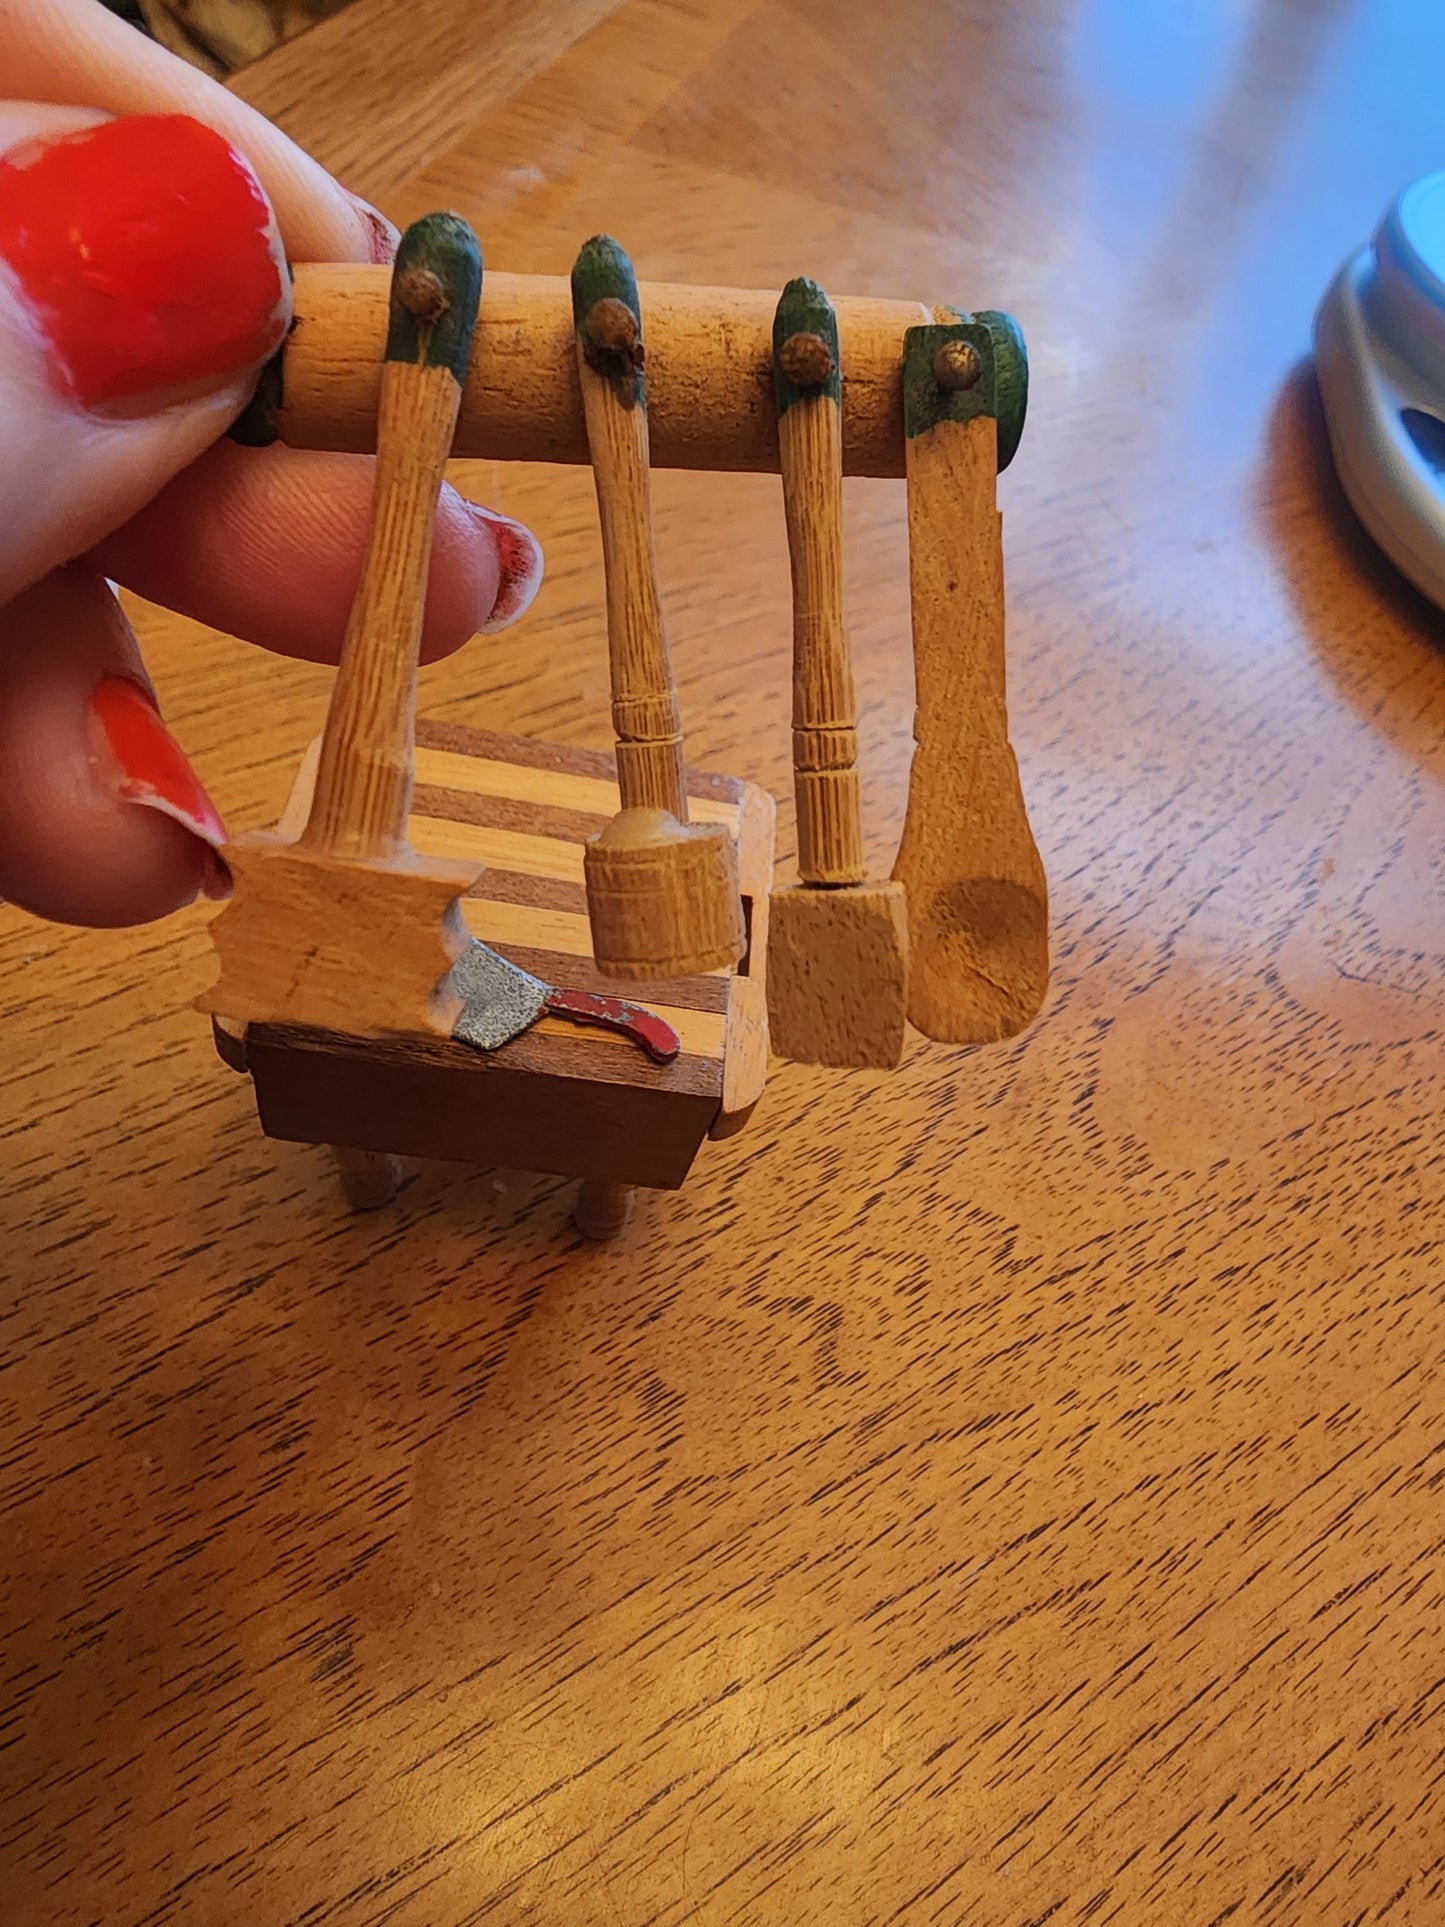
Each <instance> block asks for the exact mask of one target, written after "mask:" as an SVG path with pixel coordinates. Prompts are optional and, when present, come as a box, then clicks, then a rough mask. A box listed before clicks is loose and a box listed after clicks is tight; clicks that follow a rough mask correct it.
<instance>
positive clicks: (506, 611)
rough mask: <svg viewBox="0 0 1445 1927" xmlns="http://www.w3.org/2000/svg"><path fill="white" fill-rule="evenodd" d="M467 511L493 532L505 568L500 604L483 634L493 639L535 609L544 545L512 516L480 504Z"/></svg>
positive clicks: (470, 504) (499, 590)
mask: <svg viewBox="0 0 1445 1927" xmlns="http://www.w3.org/2000/svg"><path fill="white" fill-rule="evenodd" d="M467 507H468V508H469V509H470V510H471V512H472V514H473V515H474V516H475V517H476V518H477V520H478V521H479V522H485V523H486V525H487V527H488V528H489V529H490V530H491V532H492V536H493V539H494V540H495V542H496V544H497V559H498V561H499V562H500V564H501V573H500V575H499V577H498V580H497V600H496V602H495V603H494V604H493V606H492V613H491V614H490V615H489V616H488V617H487V619H486V621H485V622H484V623H483V624H482V626H481V629H480V631H479V633H480V634H481V635H484V636H491V635H495V634H496V632H497V631H498V630H499V629H505V628H507V627H508V625H509V624H511V623H513V622H515V621H516V620H517V618H518V617H519V616H524V615H525V614H526V613H527V611H528V609H530V608H531V606H532V603H533V601H534V600H535V598H536V594H537V591H538V589H540V588H541V586H542V570H543V559H542V545H541V543H540V542H539V541H538V540H537V538H536V536H535V535H533V533H532V531H531V530H530V529H529V528H528V527H527V525H526V523H525V522H516V521H514V520H513V519H512V517H511V516H510V515H499V514H498V513H497V511H496V510H495V509H488V508H483V507H482V505H481V503H480V502H468V503H467Z"/></svg>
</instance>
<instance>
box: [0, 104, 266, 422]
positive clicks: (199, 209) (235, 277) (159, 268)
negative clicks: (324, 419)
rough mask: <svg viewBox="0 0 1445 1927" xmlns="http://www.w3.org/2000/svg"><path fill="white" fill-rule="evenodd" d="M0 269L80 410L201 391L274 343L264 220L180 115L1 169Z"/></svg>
mask: <svg viewBox="0 0 1445 1927" xmlns="http://www.w3.org/2000/svg"><path fill="white" fill-rule="evenodd" d="M0 257H3V259H4V260H5V261H6V262H7V263H8V264H9V266H10V268H11V271H12V272H13V273H14V275H15V278H16V280H17V281H18V282H19V285H20V289H21V292H22V293H23V295H24V297H25V299H26V301H27V302H28V304H29V306H30V309H31V312H32V313H33V314H34V316H35V319H36V321H37V322H38V324H39V326H40V328H41V330H42V331H43V333H44V335H45V338H46V341H47V342H48V344H49V347H50V351H51V357H50V358H51V367H52V371H53V379H54V380H55V383H56V386H57V387H58V388H60V389H61V391H62V392H63V393H65V394H66V395H68V396H71V397H73V398H74V399H75V400H76V401H78V402H80V403H81V404H82V405H83V406H85V407H96V406H98V405H100V404H102V403H106V402H116V401H121V400H129V399H132V398H135V397H140V396H144V395H150V394H152V393H156V392H163V391H169V390H177V389H181V390H183V389H187V388H190V389H192V390H193V391H195V392H204V391H205V390H206V389H207V388H209V387H219V386H220V384H221V382H222V381H223V380H224V379H225V378H226V377H227V376H228V375H231V374H237V373H239V372H240V371H241V370H242V369H244V368H246V367H248V366H250V365H251V364H252V363H255V362H259V361H262V360H264V359H265V357H266V356H267V355H269V354H270V353H271V352H272V350H273V349H274V348H275V347H276V345H277V343H278V342H279V341H280V340H281V337H282V335H283V334H284V333H285V330H286V291H285V286H284V283H283V279H282V274H281V269H280V266H279V264H278V261H277V259H276V256H275V253H274V252H273V246H272V231H271V213H270V209H269V207H268V206H267V203H266V198H265V196H264V195H263V194H262V192H261V190H260V188H259V186H258V185H257V183H256V180H255V177H254V176H253V175H252V173H251V170H250V169H249V167H247V165H246V163H245V162H244V161H243V160H242V159H241V157H240V155H239V154H238V153H237V152H236V150H235V149H234V148H233V147H232V146H231V145H230V143H229V142H228V141H226V140H223V139H222V137H221V136H220V135H219V134H217V133H216V132H215V131H214V130H213V129H212V128H209V127H206V126H204V125H203V124H202V123H201V122H200V121H198V120H192V119H190V118H189V117H188V116H187V115H184V114H138V115H134V116H131V117H129V118H126V119H123V120H113V121H107V122H105V123H104V124H103V125H101V126H99V127H92V128H89V129H87V130H86V131H85V132H84V133H80V134H72V135H70V136H68V137H67V138H65V139H63V140H58V141H50V142H45V143H39V142H30V143H28V144H26V145H24V146H22V147H18V148H13V149H12V150H11V151H10V153H8V154H6V155H4V156H3V157H0Z"/></svg>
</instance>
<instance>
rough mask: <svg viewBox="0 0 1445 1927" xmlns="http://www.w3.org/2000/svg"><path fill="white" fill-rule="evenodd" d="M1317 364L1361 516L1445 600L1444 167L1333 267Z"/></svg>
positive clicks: (1318, 330)
mask: <svg viewBox="0 0 1445 1927" xmlns="http://www.w3.org/2000/svg"><path fill="white" fill-rule="evenodd" d="M1315 366H1316V369H1317V371H1318V375H1319V384H1320V394H1321V397H1322V399H1323V402H1324V411H1325V422H1326V425H1327V427H1328V429H1329V436H1330V446H1331V449H1332V450H1333V452H1334V458H1335V466H1336V468H1337V469H1338V470H1339V475H1340V481H1341V483H1342V484H1343V486H1344V490H1345V493H1346V495H1348V497H1349V498H1350V502H1351V504H1352V505H1353V507H1354V510H1355V513H1356V514H1357V515H1358V516H1359V518H1360V520H1361V521H1362V522H1363V523H1364V525H1365V527H1366V528H1367V529H1368V530H1369V532H1370V534H1371V535H1372V536H1373V537H1374V538H1375V540H1376V542H1378V543H1379V545H1380V547H1381V548H1382V549H1383V550H1384V551H1385V553H1386V555H1388V556H1389V557H1390V559H1391V561H1393V562H1394V563H1395V564H1396V566H1397V567H1399V568H1400V569H1402V570H1403V571H1404V573H1405V574H1406V575H1407V576H1408V577H1409V578H1410V580H1411V581H1412V582H1413V583H1414V584H1415V586H1416V588H1418V589H1420V590H1422V591H1423V593H1424V594H1425V595H1427V596H1429V597H1430V599H1431V601H1432V602H1436V603H1438V604H1440V606H1441V607H1442V608H1445V173H1441V174H1427V175H1426V176H1425V177H1424V179H1423V180H1418V181H1414V182H1412V183H1411V185H1410V186H1409V187H1407V188H1406V189H1405V191H1404V192H1403V193H1402V194H1401V195H1400V196H1399V197H1398V198H1397V199H1396V201H1395V202H1394V204H1393V206H1391V208H1390V209H1389V211H1388V212H1387V214H1386V215H1385V218H1384V220H1383V221H1382V222H1381V223H1380V226H1379V229H1378V230H1377V232H1376V234H1375V238H1374V240H1373V241H1372V242H1371V243H1370V245H1369V246H1368V247H1365V248H1362V249H1361V250H1360V252H1359V253H1358V254H1356V255H1355V256H1353V258H1352V259H1350V260H1349V261H1347V262H1346V263H1345V265H1344V266H1343V267H1342V268H1341V269H1340V272H1339V273H1338V274H1337V275H1336V276H1335V279H1334V281H1333V283H1332V284H1331V287H1330V290H1329V292H1328V293H1327V294H1326V296H1325V298H1324V300H1323V301H1322V302H1321V303H1320V308H1319V312H1318V313H1317V314H1316V316H1315Z"/></svg>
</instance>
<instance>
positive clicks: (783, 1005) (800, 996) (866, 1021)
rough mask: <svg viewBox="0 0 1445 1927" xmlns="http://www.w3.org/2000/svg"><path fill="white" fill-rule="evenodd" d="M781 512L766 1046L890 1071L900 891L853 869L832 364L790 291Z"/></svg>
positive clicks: (855, 852) (832, 330) (784, 340)
mask: <svg viewBox="0 0 1445 1927" xmlns="http://www.w3.org/2000/svg"><path fill="white" fill-rule="evenodd" d="M773 368H774V384H775V390H776V394H777V403H778V445H779V450H780V454H781V459H782V472H783V508H784V512H785V514H786V517H787V524H788V554H789V557H790V559H791V563H792V576H793V795H794V799H795V801H796V804H797V812H798V871H799V874H800V876H801V877H802V879H803V881H802V884H801V886H799V887H794V888H791V889H784V890H775V891H774V892H773V893H772V905H771V908H772V923H771V929H770V934H769V940H768V941H769V953H770V954H769V965H768V1019H769V1026H770V1029H771V1032H772V1043H773V1048H774V1049H775V1050H777V1051H778V1052H779V1053H780V1054H781V1055H782V1056H784V1057H793V1058H797V1059H799V1060H801V1061H802V1062H805V1063H809V1064H834V1065H857V1066H860V1067H871V1068H875V1069H891V1068H892V1067H893V1066H894V1065H896V1064H897V1063H898V1061H899V1058H900V1057H901V1056H902V1053H903V1039H904V1034H905V1024H904V1019H905V998H906V987H907V970H908V930H907V923H906V918H905V911H904V901H903V896H904V892H903V886H902V884H900V883H897V882H889V883H870V882H868V881H866V880H865V878H866V872H865V869H864V863H863V821H862V803H861V795H860V788H859V777H858V716H857V699H856V697H855V695H854V691H853V671H852V665H851V663H850V661H849V650H848V634H847V630H846V628H845V627H844V621H843V433H842V411H841V406H840V401H841V394H842V369H841V357H840V354H839V347H838V323H837V319H836V316H835V314H834V311H833V307H832V304H831V303H830V302H829V300H828V297H827V295H825V294H824V292H823V290H822V289H821V288H820V287H819V286H818V284H817V283H816V282H815V281H809V280H806V279H799V280H796V281H790V282H789V283H788V285H787V287H786V288H785V289H784V290H783V295H782V299H781V300H780V301H779V303H778V308H777V315H776V319H775V321H774V324H773Z"/></svg>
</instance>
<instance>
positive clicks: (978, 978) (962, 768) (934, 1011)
mask: <svg viewBox="0 0 1445 1927" xmlns="http://www.w3.org/2000/svg"><path fill="white" fill-rule="evenodd" d="M1027 378H1028V364H1027V361H1026V359H1025V351H1024V345H1023V341H1022V338H1021V337H1020V335H1019V332H1018V330H1017V328H1016V327H1015V326H1014V324H1013V322H1012V321H1010V320H1009V318H1008V316H1007V315H1000V314H979V315H976V316H973V317H972V318H967V317H960V318H958V319H956V320H954V321H951V322H948V323H946V324H940V325H937V326H934V327H928V328H910V329H909V331H908V333H907V335H906V337H905V341H904V360H903V428H904V436H905V444H904V447H905V462H906V466H907V474H908V549H909V571H910V588H911V597H912V605H913V658H914V670H915V675H916V680H917V713H916V718H915V722H914V737H915V741H916V748H915V750H914V756H913V768H912V772H911V775H910V777H909V785H908V813H907V816H906V818H905V820H904V825H903V840H902V843H901V845H900V847H899V851H898V857H897V861H896V862H895V864H894V867H893V874H894V876H895V877H897V878H899V879H900V881H901V882H902V883H903V884H904V886H905V888H906V890H907V893H908V931H909V942H910V950H911V965H910V978H909V991H908V1015H909V1017H910V1019H911V1020H912V1022H913V1023H915V1024H916V1025H917V1026H918V1028H919V1029H920V1030H921V1031H923V1032H924V1033H925V1034H926V1035H927V1036H929V1037H932V1038H936V1039H937V1040H938V1041H940V1042H942V1043H950V1044H981V1043H987V1042H989V1041H990V1040H992V1039H995V1038H1000V1037H1011V1036H1012V1035H1013V1034H1014V1033H1015V1032H1016V1031H1019V1030H1022V1029H1023V1027H1024V1025H1025V1024H1027V1023H1028V1022H1029V1020H1030V1019H1031V1018H1032V1017H1033V1016H1034V1014H1035V1013H1036V1012H1037V1010H1038V1008H1039V1005H1040V1004H1041V1003H1042V1002H1043V998H1044V992H1045V991H1046V990H1047V988H1048V981H1049V915H1048V888H1047V884H1046V882H1045V879H1044V868H1043V864H1042V863H1041V862H1040V860H1039V853H1038V849H1037V847H1036V845H1035V843H1034V838H1033V832H1032V831H1031V830H1030V828H1029V821H1028V816H1027V813H1026V811H1025V809H1024V799H1023V791H1022V789H1021V787H1020V784H1019V774H1018V765H1017V763H1016V761H1015V759H1014V753H1013V750H1012V748H1011V747H1010V744H1009V739H1008V712H1007V708H1006V705H1005V690H1004V668H1005V658H1004V597H1003V545H1002V533H1001V530H1002V525H1001V521H1000V517H999V513H998V509H997V507H996V505H995V492H996V491H995V477H996V475H997V473H998V471H999V469H1001V468H1003V467H1005V466H1007V463H1008V461H1009V459H1010V457H1011V456H1012V454H1013V450H1014V447H1015V446H1016V444H1017V441H1018V436H1019V433H1020V431H1021V429H1022V425H1023V411H1024V401H1025V395H1026V392H1027Z"/></svg>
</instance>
